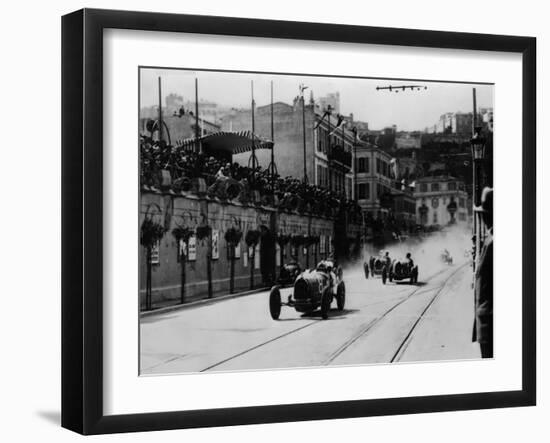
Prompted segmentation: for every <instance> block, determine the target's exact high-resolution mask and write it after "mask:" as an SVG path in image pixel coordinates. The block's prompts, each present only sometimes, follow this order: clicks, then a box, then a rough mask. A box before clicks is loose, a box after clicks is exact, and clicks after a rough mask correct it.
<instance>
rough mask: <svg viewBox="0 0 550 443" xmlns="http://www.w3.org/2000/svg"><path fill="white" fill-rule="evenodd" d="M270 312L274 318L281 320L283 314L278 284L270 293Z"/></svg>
mask: <svg viewBox="0 0 550 443" xmlns="http://www.w3.org/2000/svg"><path fill="white" fill-rule="evenodd" d="M269 313H270V314H271V318H272V319H273V320H279V317H280V315H281V291H279V287H278V286H274V287H273V288H271V292H270V293H269Z"/></svg>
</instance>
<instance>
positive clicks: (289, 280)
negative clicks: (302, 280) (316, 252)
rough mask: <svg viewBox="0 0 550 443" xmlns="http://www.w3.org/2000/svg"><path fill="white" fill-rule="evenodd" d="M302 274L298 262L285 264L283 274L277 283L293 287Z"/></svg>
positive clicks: (282, 268) (282, 269) (282, 267)
mask: <svg viewBox="0 0 550 443" xmlns="http://www.w3.org/2000/svg"><path fill="white" fill-rule="evenodd" d="M301 273H302V268H301V267H300V265H299V264H298V263H297V262H296V261H291V262H289V263H285V264H284V265H283V266H281V272H280V274H279V279H278V280H277V283H278V284H280V285H292V284H294V281H295V280H296V278H297V277H298V276H299V275H300V274H301Z"/></svg>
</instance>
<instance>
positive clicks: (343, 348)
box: [322, 264, 466, 366]
mask: <svg viewBox="0 0 550 443" xmlns="http://www.w3.org/2000/svg"><path fill="white" fill-rule="evenodd" d="M464 266H466V264H464V265H461V266H460V267H458V268H457V269H455V270H454V271H453V272H452V273H451V274H450V275H449V277H448V278H447V280H446V281H445V282H444V283H443V284H442V285H440V286H438V287H435V288H430V289H425V290H423V291H421V289H423V288H417V289H416V290H414V291H412V292H411V293H410V294H408V295H407V296H405V297H404V298H403V299H401V300H400V301H399V302H397V303H395V304H393V305H392V306H391V307H390V308H389V309H387V310H386V311H384V313H383V314H382V315H380V316H378V317H376V318H375V319H373V320H372V321H370V322H369V323H367V324H366V325H364V326H363V327H362V328H361V329H360V330H359V331H358V332H357V333H356V334H354V335H353V336H352V337H351V338H349V339H348V340H347V341H346V342H344V343H343V344H342V345H341V346H340V347H339V348H338V349H336V350H335V351H334V352H333V353H332V354H331V355H330V356H329V357H328V358H327V359H326V360H325V361H324V362H323V363H322V365H323V366H327V365H329V364H330V363H332V362H333V361H334V360H336V358H338V357H339V356H340V355H342V354H343V353H344V352H345V351H346V350H347V349H348V348H349V347H350V346H352V345H353V344H354V343H355V342H357V341H358V340H359V339H361V338H364V337H366V336H367V335H368V333H369V332H370V331H371V330H372V329H373V328H374V327H375V326H377V325H378V324H379V323H380V322H381V321H382V320H384V319H385V318H386V317H387V316H388V314H390V313H391V312H392V311H393V310H395V309H396V308H397V307H399V306H400V305H402V304H403V303H405V302H406V301H408V300H410V299H411V297H413V296H414V295H418V294H421V293H425V292H429V291H436V292H435V294H434V295H433V297H431V298H430V301H429V302H428V303H427V305H426V306H425V307H424V309H423V310H422V312H421V314H420V315H419V317H418V318H417V319H416V320H415V322H414V323H413V326H412V327H411V328H409V330H408V332H407V334H406V336H405V338H404V339H403V340H402V341H401V342H400V344H399V346H398V347H397V350H396V351H395V352H394V354H393V356H392V358H391V360H390V363H393V362H396V361H399V359H400V358H401V356H402V355H403V352H404V351H405V350H406V347H407V346H408V343H410V339H411V338H412V333H413V331H414V330H415V329H416V327H417V326H418V324H419V323H420V321H421V320H422V318H423V317H424V315H425V314H426V312H427V311H428V309H429V308H430V307H431V306H432V304H433V303H434V302H435V300H436V299H437V297H438V296H439V294H441V292H442V291H443V289H445V287H446V285H447V282H448V281H449V280H450V279H451V278H453V277H454V276H455V275H456V274H457V273H458V272H459V271H460V270H461V269H462V268H463V267H464ZM442 272H444V270H443V271H440V272H438V273H436V274H435V275H434V276H432V278H434V277H436V276H438V275H439V274H441V273H442Z"/></svg>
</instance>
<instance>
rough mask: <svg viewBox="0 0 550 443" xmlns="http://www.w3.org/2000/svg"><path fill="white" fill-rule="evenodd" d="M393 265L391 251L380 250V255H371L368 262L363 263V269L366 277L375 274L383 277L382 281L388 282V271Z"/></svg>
mask: <svg viewBox="0 0 550 443" xmlns="http://www.w3.org/2000/svg"><path fill="white" fill-rule="evenodd" d="M390 265H391V258H390V254H389V252H383V251H380V254H379V255H378V257H375V256H374V255H371V257H370V259H369V261H368V263H367V262H365V263H363V270H364V271H365V278H369V274H370V276H371V277H374V276H375V275H380V276H381V277H382V282H383V283H386V279H387V277H388V272H389V269H390Z"/></svg>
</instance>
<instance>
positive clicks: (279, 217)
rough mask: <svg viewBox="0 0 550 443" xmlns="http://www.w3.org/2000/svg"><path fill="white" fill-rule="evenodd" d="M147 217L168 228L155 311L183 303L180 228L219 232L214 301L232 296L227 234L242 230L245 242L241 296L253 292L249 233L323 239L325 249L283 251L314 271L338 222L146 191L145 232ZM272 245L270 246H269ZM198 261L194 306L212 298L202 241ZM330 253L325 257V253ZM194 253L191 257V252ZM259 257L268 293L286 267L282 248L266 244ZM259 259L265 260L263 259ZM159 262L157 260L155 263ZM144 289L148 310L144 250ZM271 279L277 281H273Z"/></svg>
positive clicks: (192, 269)
mask: <svg viewBox="0 0 550 443" xmlns="http://www.w3.org/2000/svg"><path fill="white" fill-rule="evenodd" d="M145 217H150V218H152V219H153V220H155V221H157V222H159V223H161V224H163V225H164V227H165V229H167V232H166V234H165V235H164V237H163V238H162V240H161V241H160V244H159V247H158V254H156V252H157V251H155V258H157V257H158V263H155V264H153V265H152V273H151V279H152V305H153V308H155V307H160V306H164V305H169V304H177V303H179V302H180V301H181V300H180V296H181V262H180V257H179V252H178V244H177V242H176V239H175V238H174V236H173V235H172V230H173V229H174V228H175V227H176V226H178V225H181V226H188V227H191V228H196V227H197V226H200V225H204V224H208V225H209V226H210V227H211V228H212V230H213V233H214V232H216V231H217V243H218V245H217V246H218V247H217V249H218V257H217V258H214V257H213V258H212V260H211V270H212V290H213V296H214V297H216V296H220V295H225V294H228V293H229V287H230V271H229V270H230V260H229V258H228V245H227V243H226V241H225V238H224V236H225V233H226V231H227V230H228V229H230V228H232V227H233V228H238V229H240V230H241V231H242V233H243V237H242V239H241V242H240V245H239V246H240V254H239V257H238V258H236V259H235V262H234V266H235V274H234V275H235V277H234V290H235V292H241V291H246V290H249V289H251V285H250V273H251V271H250V266H251V260H250V259H248V256H247V252H248V251H247V245H246V243H245V235H246V233H247V232H248V230H251V229H252V230H261V231H263V232H280V233H283V234H288V235H292V234H301V235H304V236H305V235H317V236H319V237H320V238H322V239H323V240H324V241H325V244H324V245H323V247H321V246H320V245H314V246H310V247H309V248H307V249H304V248H303V247H299V248H293V247H292V245H291V244H287V245H286V246H285V247H284V250H283V262H288V261H290V260H292V259H294V260H296V261H298V263H300V265H301V266H302V268H305V267H306V265H309V267H313V266H314V265H315V263H316V261H318V260H320V259H322V258H326V257H327V256H328V255H329V254H330V252H331V250H332V249H331V248H332V245H331V243H333V235H334V234H333V231H334V220H332V219H327V218H322V217H318V216H308V215H302V214H298V213H287V212H281V213H278V212H277V211H276V210H274V209H273V208H269V207H259V206H244V205H241V204H239V203H236V202H220V201H219V200H215V199H208V198H206V197H204V198H203V197H197V196H195V195H185V196H183V195H175V194H173V193H159V192H147V191H142V193H141V200H140V221H139V222H140V226H141V223H142V221H143V220H144V218H145ZM265 244H267V242H266V243H265ZM195 245H196V248H195V249H196V257H195V258H194V259H192V260H191V259H190V257H189V254H188V257H187V259H186V261H185V274H186V279H185V280H186V285H185V301H186V302H188V301H192V300H197V299H201V298H206V297H207V296H208V279H207V253H208V250H209V245H210V240H209V239H203V240H198V239H196V242H195ZM322 250H323V251H324V252H321V251H322ZM189 252H191V251H189ZM255 252H256V256H255V257H254V263H253V264H254V271H253V287H254V288H260V287H265V286H266V285H267V284H271V282H268V280H269V279H270V277H271V276H272V275H273V272H275V273H276V275H277V276H278V274H279V266H280V250H279V246H278V245H273V244H272V245H271V246H270V247H269V250H268V246H264V242H263V240H262V241H261V242H260V244H259V245H258V247H257V248H256V251H255ZM258 254H259V255H258ZM155 261H157V260H155ZM139 266H140V269H139V271H140V272H139V279H140V280H139V288H140V305H141V307H142V308H143V307H144V306H145V293H146V291H145V288H146V274H147V266H146V249H145V248H144V247H143V246H140V257H139ZM270 274H271V275H270Z"/></svg>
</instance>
